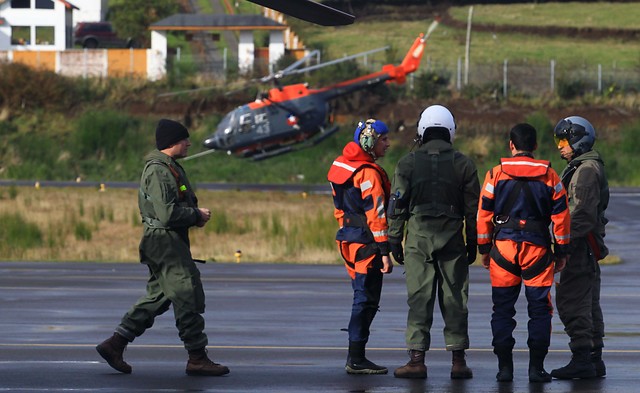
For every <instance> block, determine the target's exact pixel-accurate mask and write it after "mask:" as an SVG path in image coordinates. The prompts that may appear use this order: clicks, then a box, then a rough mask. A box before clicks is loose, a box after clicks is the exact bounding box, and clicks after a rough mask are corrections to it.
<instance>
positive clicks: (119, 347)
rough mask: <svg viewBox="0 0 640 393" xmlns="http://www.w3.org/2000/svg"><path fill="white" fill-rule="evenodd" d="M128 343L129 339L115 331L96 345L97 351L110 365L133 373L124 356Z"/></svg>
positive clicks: (123, 371)
mask: <svg viewBox="0 0 640 393" xmlns="http://www.w3.org/2000/svg"><path fill="white" fill-rule="evenodd" d="M127 344H129V341H128V340H127V339H126V338H124V337H122V336H121V335H119V334H118V333H113V336H111V337H109V338H108V339H106V340H104V341H103V342H101V343H100V344H98V345H97V346H96V351H98V353H99V354H100V356H102V358H103V359H104V360H106V361H107V363H109V366H111V367H113V368H114V369H116V370H118V371H120V372H121V373H125V374H131V366H130V365H128V364H127V362H125V361H124V359H123V358H122V354H123V352H124V349H125V348H126V347H127Z"/></svg>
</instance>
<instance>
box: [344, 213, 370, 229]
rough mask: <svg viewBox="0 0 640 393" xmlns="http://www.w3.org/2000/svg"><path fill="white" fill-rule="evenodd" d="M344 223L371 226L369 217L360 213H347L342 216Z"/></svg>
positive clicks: (363, 226)
mask: <svg viewBox="0 0 640 393" xmlns="http://www.w3.org/2000/svg"><path fill="white" fill-rule="evenodd" d="M342 225H343V226H345V227H355V228H369V226H368V225H367V219H366V218H365V217H364V216H362V215H360V214H352V213H345V214H344V216H343V217H342Z"/></svg>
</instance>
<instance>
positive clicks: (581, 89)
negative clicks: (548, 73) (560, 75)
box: [556, 79, 586, 100]
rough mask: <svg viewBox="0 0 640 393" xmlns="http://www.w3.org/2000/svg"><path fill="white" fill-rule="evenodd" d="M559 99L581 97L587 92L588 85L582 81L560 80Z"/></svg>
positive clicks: (558, 86) (558, 87)
mask: <svg viewBox="0 0 640 393" xmlns="http://www.w3.org/2000/svg"><path fill="white" fill-rule="evenodd" d="M556 91H557V93H558V97H560V98H562V99H564V100H570V99H573V98H577V97H581V96H583V95H584V93H585V92H586V83H585V82H584V81H582V80H580V79H568V80H567V79H560V80H559V81H558V85H557V90H556Z"/></svg>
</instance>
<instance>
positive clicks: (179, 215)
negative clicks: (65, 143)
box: [96, 119, 229, 376]
mask: <svg viewBox="0 0 640 393" xmlns="http://www.w3.org/2000/svg"><path fill="white" fill-rule="evenodd" d="M189 146H191V142H190V141H189V132H188V131H187V129H186V128H185V127H184V126H183V125H182V124H180V123H178V122H175V121H172V120H167V119H162V120H160V122H159V123H158V126H157V128H156V147H157V150H154V151H153V152H151V153H150V154H149V155H148V156H147V157H146V164H145V166H144V169H143V171H142V177H141V180H140V189H139V192H138V205H139V207H140V215H141V216H142V222H143V226H144V230H143V234H142V240H141V241H140V262H141V263H143V264H145V265H147V267H148V269H149V279H148V281H147V293H146V295H144V296H142V297H141V298H140V299H138V301H137V302H136V303H135V304H134V305H133V307H132V308H131V309H130V310H129V311H128V312H127V313H126V314H125V315H124V317H122V320H121V322H120V325H118V327H117V328H116V329H115V333H114V334H113V336H111V337H110V338H108V339H107V340H105V341H104V342H102V343H100V344H99V345H98V346H97V347H96V350H97V351H98V353H99V354H100V356H102V357H103V358H104V359H105V360H106V361H107V363H109V365H110V366H111V367H113V368H114V369H116V370H118V371H120V372H122V373H125V374H129V373H131V371H132V369H131V366H130V365H129V364H128V363H127V362H125V361H124V359H123V352H124V349H125V347H126V346H127V344H129V343H130V342H132V341H133V340H134V339H135V338H136V337H138V336H140V335H142V334H143V333H144V332H145V331H146V330H147V329H148V328H150V327H151V326H153V322H154V320H155V318H156V317H157V316H158V315H161V314H163V313H164V312H165V311H167V310H168V309H169V306H173V312H174V315H175V320H176V327H177V328H178V332H179V335H180V339H181V340H182V342H183V343H184V347H185V348H186V349H187V351H188V353H189V360H188V362H187V367H186V373H187V374H188V375H207V376H219V375H224V374H227V373H229V369H228V368H227V367H225V366H222V365H220V364H217V363H214V362H213V361H211V360H210V359H209V357H208V356H207V350H206V346H207V344H208V339H207V335H206V334H205V333H204V331H203V330H204V318H203V317H202V315H201V314H202V313H204V308H205V303H204V301H205V298H204V290H203V288H202V282H201V280H200V271H199V270H198V268H197V267H196V265H195V263H194V261H193V258H192V256H191V251H190V244H189V228H191V227H193V226H198V227H203V226H204V225H205V224H206V223H207V221H209V219H210V218H211V211H210V210H209V209H205V208H200V207H198V200H197V199H196V196H195V194H194V192H193V189H192V188H191V185H190V184H189V180H188V179H187V176H186V174H185V172H184V170H183V169H182V167H181V166H180V164H178V163H177V162H176V159H178V158H184V157H186V156H187V151H188V149H189Z"/></svg>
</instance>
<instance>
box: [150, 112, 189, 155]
mask: <svg viewBox="0 0 640 393" xmlns="http://www.w3.org/2000/svg"><path fill="white" fill-rule="evenodd" d="M188 137H189V131H187V129H186V128H185V126H183V125H182V124H180V123H178V122H177V121H173V120H169V119H161V120H160V121H159V122H158V127H156V147H157V148H158V150H164V149H166V148H167V147H169V146H171V145H173V144H175V143H178V142H180V141H181V140H183V139H187V138H188Z"/></svg>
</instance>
